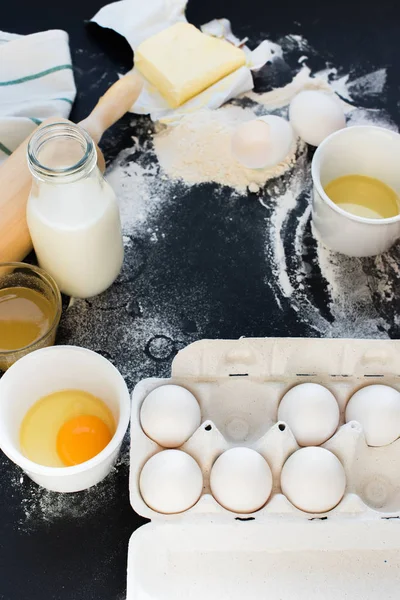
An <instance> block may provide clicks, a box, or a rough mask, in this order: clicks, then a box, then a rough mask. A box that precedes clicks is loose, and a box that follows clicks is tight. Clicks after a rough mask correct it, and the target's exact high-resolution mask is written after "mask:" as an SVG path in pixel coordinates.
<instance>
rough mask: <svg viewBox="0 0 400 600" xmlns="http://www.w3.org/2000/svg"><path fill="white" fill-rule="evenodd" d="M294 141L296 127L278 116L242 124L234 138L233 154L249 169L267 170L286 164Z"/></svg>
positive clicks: (269, 116)
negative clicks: (293, 127) (285, 161)
mask: <svg viewBox="0 0 400 600" xmlns="http://www.w3.org/2000/svg"><path fill="white" fill-rule="evenodd" d="M293 142H294V134H293V130H292V127H291V125H290V123H289V122H288V121H286V119H283V118H282V117H277V116H275V115H268V116H266V117H260V118H258V119H254V120H252V121H247V122H245V123H242V124H241V125H239V126H238V127H237V129H236V130H235V132H234V133H233V136H232V146H231V147H232V154H233V156H234V157H235V159H236V160H237V161H238V162H239V163H240V164H242V165H243V166H244V167H246V168H248V169H266V168H269V167H274V166H275V165H278V164H279V163H280V162H282V161H283V160H284V159H285V158H286V157H287V155H288V154H289V152H290V149H291V146H292V144H293Z"/></svg>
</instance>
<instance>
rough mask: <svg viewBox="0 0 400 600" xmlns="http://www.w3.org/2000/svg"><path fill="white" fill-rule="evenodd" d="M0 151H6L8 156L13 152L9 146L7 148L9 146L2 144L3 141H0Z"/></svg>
mask: <svg viewBox="0 0 400 600" xmlns="http://www.w3.org/2000/svg"><path fill="white" fill-rule="evenodd" d="M0 152H4V154H7V156H10V155H11V154H12V152H11V150H10V149H9V148H7V146H5V145H4V144H2V143H1V142H0Z"/></svg>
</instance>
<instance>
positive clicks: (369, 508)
mask: <svg viewBox="0 0 400 600" xmlns="http://www.w3.org/2000/svg"><path fill="white" fill-rule="evenodd" d="M399 374H400V342H397V341H389V340H388V341H386V340H339V339H293V338H290V339H284V338H277V339H273V338H269V339H247V338H244V339H240V340H236V341H223V340H216V341H208V340H205V341H201V342H196V343H194V344H192V345H191V346H189V347H187V348H186V349H184V350H183V351H181V352H180V353H179V354H178V355H177V356H176V358H175V360H174V362H173V365H172V376H171V378H170V379H166V380H160V379H148V380H144V381H142V382H141V383H139V384H138V385H137V387H136V388H135V390H134V392H133V401H132V419H131V439H132V442H131V459H130V469H131V470H130V499H131V504H132V506H133V508H134V510H135V511H136V512H138V513H139V514H141V515H142V516H145V517H147V518H150V519H152V520H157V519H158V520H160V519H162V520H163V521H170V522H171V521H172V522H174V521H177V520H178V521H179V520H182V519H187V518H191V519H194V518H196V519H197V518H199V519H200V518H208V519H210V518H217V517H218V520H220V521H221V522H224V520H232V518H237V519H243V520H245V519H250V518H252V517H255V518H256V519H257V520H258V521H260V520H268V521H270V520H271V519H276V518H277V517H278V518H281V517H284V518H286V519H313V518H314V519H315V518H317V519H324V518H326V517H329V519H348V518H349V517H353V518H363V519H365V518H367V519H374V518H375V519H381V518H383V519H391V518H399V517H400V439H399V440H397V441H396V442H394V443H392V444H390V445H388V446H384V447H380V448H372V447H368V446H367V444H366V442H365V437H364V433H363V430H362V427H361V426H360V424H359V423H357V422H355V421H352V422H350V423H347V424H346V423H345V422H344V411H345V406H346V404H347V402H348V400H349V398H350V397H351V396H352V395H353V394H354V392H355V391H356V390H358V389H360V388H361V387H363V386H366V385H371V384H376V383H378V384H385V385H389V386H392V387H394V388H396V389H397V390H399V391H400V375H399ZM304 382H313V383H320V384H322V385H324V386H325V387H326V388H328V389H329V390H330V391H331V392H332V393H333V395H334V396H335V397H336V400H337V402H338V404H339V407H340V414H341V417H340V425H339V428H338V430H337V431H336V433H335V434H334V435H333V437H332V438H330V439H329V440H328V441H327V442H325V443H324V444H323V445H322V447H324V448H326V449H328V450H330V451H331V452H333V453H334V454H335V455H336V456H337V457H338V458H339V460H340V461H341V463H342V464H343V467H344V469H345V472H346V479H347V487H346V492H345V495H344V497H343V499H342V501H341V502H340V503H339V505H338V506H337V507H336V508H334V509H333V510H331V511H329V513H326V514H320V513H318V514H315V515H313V514H310V513H305V512H302V511H300V510H298V509H297V508H295V507H294V506H293V505H292V504H291V503H290V502H289V500H288V499H287V498H286V497H285V496H284V495H283V494H282V492H281V488H280V474H281V470H282V467H283V464H284V463H285V461H286V459H287V458H288V457H289V456H290V455H291V454H292V453H293V452H295V451H296V450H297V449H298V448H299V446H298V444H297V442H296V439H295V437H294V435H293V434H292V432H291V430H290V428H289V426H288V425H287V424H286V423H284V422H279V421H277V412H278V405H279V402H280V401H281V399H282V397H283V396H284V394H285V393H286V392H287V391H288V390H289V389H290V388H291V387H293V386H294V385H297V384H299V383H304ZM169 383H171V384H172V383H173V384H177V385H181V386H183V387H185V388H187V389H188V390H190V391H191V392H192V393H193V394H194V395H195V397H196V398H197V400H198V402H199V404H200V408H201V414H202V423H201V425H200V427H199V428H198V429H197V430H196V431H195V432H194V434H193V435H192V436H191V437H190V438H189V440H188V441H187V442H186V443H185V444H183V445H182V446H181V447H180V450H183V451H185V452H187V453H188V454H190V455H191V456H192V457H193V458H194V459H195V460H196V461H197V462H198V464H199V465H200V467H201V469H202V472H203V478H204V489H203V495H202V496H201V498H200V499H199V501H198V502H197V503H196V504H195V506H193V507H192V508H191V509H189V510H188V511H186V512H184V513H180V514H174V515H164V514H162V515H161V514H159V513H156V512H155V511H153V510H152V509H150V508H149V507H148V506H147V505H146V504H145V502H144V501H143V499H142V497H141V494H140V490H139V475H140V472H141V469H142V467H143V466H144V464H145V463H146V462H147V460H148V459H149V458H150V457H151V456H152V455H154V454H155V453H157V452H160V451H162V450H163V448H161V447H160V446H159V445H158V444H156V443H155V442H154V441H152V440H150V439H149V438H148V437H147V436H146V434H145V433H144V432H143V430H142V428H141V426H140V407H141V405H142V402H143V400H144V399H145V398H146V396H147V395H148V394H149V393H150V392H151V391H152V390H153V389H154V388H156V387H158V386H160V385H165V384H169ZM399 434H400V432H399ZM234 446H246V447H249V448H252V449H254V450H256V451H258V452H259V453H260V454H261V455H262V456H263V457H264V458H265V459H266V460H267V462H268V464H269V466H270V467H271V471H272V474H273V490H272V494H271V497H270V499H269V501H268V502H267V504H266V505H265V506H264V507H263V508H262V509H260V510H258V511H257V512H256V513H254V514H239V513H238V514H235V513H232V512H230V511H228V510H226V509H225V508H223V507H222V506H221V505H220V504H218V502H217V501H216V500H215V499H214V498H213V496H212V495H211V493H210V486H209V478H210V471H211V467H212V465H213V464H214V462H215V460H216V459H217V457H218V456H219V455H220V454H221V453H223V452H224V451H225V450H228V449H229V448H232V447H234Z"/></svg>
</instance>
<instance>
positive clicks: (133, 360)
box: [0, 0, 400, 600]
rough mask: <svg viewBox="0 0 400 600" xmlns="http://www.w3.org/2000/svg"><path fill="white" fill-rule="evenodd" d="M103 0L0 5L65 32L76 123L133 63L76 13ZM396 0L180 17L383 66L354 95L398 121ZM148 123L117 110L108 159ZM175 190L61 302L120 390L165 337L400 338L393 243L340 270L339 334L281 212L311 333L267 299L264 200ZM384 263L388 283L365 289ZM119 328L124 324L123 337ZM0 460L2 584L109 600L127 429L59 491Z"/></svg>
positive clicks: (14, 597)
mask: <svg viewBox="0 0 400 600" xmlns="http://www.w3.org/2000/svg"><path fill="white" fill-rule="evenodd" d="M102 4H103V2H102V1H100V0H69V2H68V3H67V4H66V3H59V2H50V1H49V0H37V1H36V2H34V3H33V2H27V1H26V0H14V2H8V3H7V10H6V11H2V12H3V14H2V19H1V28H2V29H3V30H5V31H13V32H17V33H24V34H26V33H31V32H35V31H40V30H44V29H48V28H60V29H65V30H67V31H68V32H69V34H70V43H71V50H72V55H73V62H74V67H75V77H76V84H77V88H78V96H77V100H76V103H75V106H74V109H73V113H72V115H71V118H72V119H73V120H75V121H79V120H80V119H82V118H83V117H84V116H86V115H87V113H88V112H90V110H91V108H92V107H93V106H94V104H95V103H96V101H97V99H98V96H99V95H100V94H101V93H103V92H104V91H105V90H106V89H107V87H108V86H109V85H110V84H111V83H112V82H113V81H115V80H116V78H117V73H118V72H119V73H121V72H124V71H126V70H127V69H128V68H129V67H130V66H131V62H132V53H131V51H130V49H129V47H128V46H127V44H126V42H125V41H124V40H122V39H121V38H119V36H117V35H115V34H112V33H110V32H106V31H101V30H99V29H98V28H97V27H95V26H92V27H90V28H87V27H85V24H84V21H85V19H89V18H90V17H91V16H93V15H94V13H95V12H96V11H97V10H98V9H99V8H100V7H101V6H102ZM395 4H396V3H394V2H393V1H392V0H382V1H381V2H380V3H375V4H373V5H371V6H368V5H367V4H365V5H360V3H359V2H355V1H353V0H348V1H346V2H344V1H343V0H342V1H340V2H329V3H328V2H313V1H311V0H303V1H302V2H292V1H290V2H285V3H282V2H276V3H275V4H271V3H268V2H265V0H263V1H261V0H249V1H247V2H243V3H241V4H240V3H235V4H233V3H228V4H227V3H226V2H223V1H222V0H213V1H212V2H211V1H209V0H203V1H200V0H190V2H189V7H188V11H187V16H188V19H189V20H190V21H191V22H193V23H195V24H197V25H199V24H201V23H204V22H206V21H208V20H211V19H213V18H216V17H222V16H224V17H228V18H230V19H231V21H232V25H233V30H234V32H235V33H236V34H237V35H239V36H245V35H248V36H249V37H250V38H252V37H253V38H254V39H260V38H262V36H265V37H268V38H269V39H272V40H274V41H276V40H279V39H280V38H281V37H282V36H285V35H287V34H289V33H291V34H300V35H302V36H304V38H305V39H307V40H308V42H309V44H310V45H311V47H312V48H314V49H316V52H314V53H310V61H311V62H313V63H314V64H315V67H316V68H317V69H318V68H323V67H324V66H325V65H326V62H327V61H328V62H329V61H330V62H331V63H332V64H334V65H336V66H339V67H340V68H341V69H342V70H343V72H344V73H347V72H351V71H352V70H353V71H354V69H355V67H354V65H356V68H357V72H358V73H359V74H363V73H367V72H370V71H373V70H375V69H379V68H381V67H385V68H387V83H386V86H385V93H384V94H375V95H372V97H371V98H369V99H368V98H366V99H365V98H364V106H367V107H369V108H380V109H381V108H383V109H385V110H386V113H387V114H388V115H389V116H390V117H391V118H392V119H393V120H394V121H395V122H399V117H398V106H399V105H398V92H399V85H400V75H399V59H398V39H399V26H398V23H399V19H398V17H399V15H398V12H399V11H398V9H396V8H395ZM299 56H300V53H297V54H296V53H294V54H293V55H292V59H293V62H290V60H289V62H288V64H287V66H286V71H285V69H283V70H282V69H281V70H280V71H279V73H275V74H271V77H270V78H269V79H268V78H266V79H265V80H263V78H262V77H261V78H260V80H259V82H258V89H259V90H262V91H263V90H264V89H268V88H270V87H271V85H274V84H275V85H276V84H277V85H281V84H283V83H285V82H286V81H289V80H290V78H291V73H292V72H293V70H294V69H298V63H297V60H298V58H299ZM321 57H323V58H321ZM274 78H275V79H274ZM132 123H133V125H132ZM146 123H147V120H146V118H135V119H134V120H132V117H131V116H126V117H124V118H123V119H122V120H121V122H120V123H118V124H117V125H116V126H114V127H113V128H112V130H111V131H110V132H108V133H107V134H106V135H105V137H104V140H103V142H102V146H103V149H104V152H105V155H106V158H107V160H108V162H109V163H110V162H112V161H113V160H114V159H116V157H117V155H118V154H119V153H120V152H121V150H123V149H124V148H129V147H131V146H132V139H131V135H132V134H134V133H135V127H136V128H137V129H138V130H139V129H140V130H141V131H142V130H143V125H144V124H146ZM399 124H400V123H399ZM136 158H137V157H136ZM136 158H135V159H136ZM177 189H178V191H179V187H178V188H177ZM181 192H182V195H181V196H180V197H179V198H178V201H179V205H178V204H177V203H175V204H174V203H169V204H168V205H167V206H164V205H163V207H162V208H160V211H159V212H158V213H157V215H155V216H153V217H152V222H151V226H152V227H153V229H154V228H155V227H156V226H157V225H161V224H162V226H163V231H164V232H165V239H164V238H163V241H162V242H161V243H159V244H157V245H156V246H155V245H154V244H153V245H152V244H151V242H150V240H149V239H148V236H147V238H146V236H140V235H137V236H135V235H133V236H132V239H131V246H130V249H129V251H127V256H126V261H125V266H124V270H123V273H122V275H121V277H120V278H119V280H118V281H117V283H116V284H115V285H114V286H113V287H112V288H111V290H109V291H108V292H106V293H105V294H103V295H102V296H101V297H100V298H97V299H94V300H93V301H90V302H85V303H82V302H81V303H80V304H79V303H78V305H77V306H76V307H72V309H71V310H70V311H68V312H65V313H64V316H63V320H62V324H61V328H60V333H59V336H58V343H72V344H73V343H76V344H81V345H86V346H88V347H90V348H92V349H94V350H97V351H100V352H102V353H103V354H104V355H105V356H107V357H108V358H110V359H111V360H112V361H113V362H114V364H115V365H116V366H117V367H118V368H119V369H120V370H121V371H122V373H123V375H124V376H125V378H126V380H127V383H128V386H129V387H130V389H132V388H133V386H134V384H135V383H136V382H137V381H138V380H139V379H141V378H142V377H144V376H168V373H169V369H170V363H171V360H172V358H173V356H174V354H175V353H176V351H177V350H179V348H181V347H183V346H185V345H186V344H188V343H190V342H192V341H194V340H196V339H200V338H205V337H211V338H216V337H228V338H235V337H239V336H241V335H246V336H312V335H321V332H322V333H324V335H332V336H334V335H342V334H343V333H347V334H348V335H349V336H357V335H362V333H363V332H364V331H365V329H364V328H363V327H362V325H363V324H362V323H361V320H363V315H364V316H365V318H370V319H371V323H372V326H371V331H372V332H374V331H376V335H382V336H384V337H396V338H397V337H398V327H399V326H398V323H397V319H396V316H397V315H396V304H397V302H396V298H397V297H398V293H397V292H398V290H397V287H398V275H397V271H396V268H395V265H396V264H398V263H399V256H398V254H399V252H398V250H397V249H394V250H392V252H391V255H390V260H389V259H386V258H384V259H382V261H383V262H382V261H381V262H380V263H379V265H378V263H377V262H376V261H375V259H367V260H365V261H357V263H349V262H347V263H346V264H345V266H344V267H343V268H346V269H347V271H346V273H348V274H349V277H351V276H352V275H351V273H352V272H353V270H354V264H356V265H357V268H358V270H359V271H360V272H362V273H363V274H364V276H365V281H364V280H363V284H362V285H364V286H367V287H368V290H369V291H368V295H367V296H368V297H367V301H366V300H365V298H364V297H363V299H362V302H364V304H365V303H366V305H367V306H362V307H361V308H360V311H359V313H357V314H358V315H359V318H360V319H361V320H360V323H359V325H360V326H359V327H358V322H357V319H354V320H353V321H354V322H353V324H352V327H351V328H349V330H348V331H347V332H346V319H344V320H342V322H341V323H340V319H341V317H340V314H341V313H340V311H338V310H336V309H337V307H335V306H334V305H333V304H332V301H331V299H330V297H329V294H330V292H329V290H328V285H327V282H326V281H325V280H324V278H323V276H322V274H321V269H320V268H319V264H318V257H317V253H316V249H315V242H314V241H313V238H312V236H311V232H310V229H309V227H308V228H306V230H305V234H304V239H303V249H302V252H301V256H296V252H295V248H294V246H293V239H292V237H291V235H290V227H291V225H290V223H289V224H288V225H287V228H286V229H287V232H288V233H287V236H288V237H287V238H285V239H284V240H283V241H284V248H285V251H286V252H287V255H288V256H289V257H292V269H293V270H294V272H296V269H298V268H299V261H300V262H301V264H302V265H303V266H304V265H305V264H306V265H308V274H307V277H306V279H305V281H306V284H307V286H308V289H307V294H308V295H307V298H308V301H309V302H310V303H311V304H312V305H313V306H314V307H316V310H318V311H319V315H320V316H321V318H322V319H323V320H324V323H326V327H325V329H323V328H322V329H321V328H320V329H319V330H318V331H316V329H315V326H314V325H315V324H314V325H313V323H310V320H309V319H305V318H302V313H301V311H300V312H299V311H298V310H294V309H293V306H292V301H291V299H288V298H282V299H281V306H278V304H277V302H276V298H275V296H274V292H273V286H274V281H273V278H274V276H275V275H276V274H275V275H274V273H273V272H272V271H271V270H270V269H269V266H268V264H267V263H266V258H265V248H264V243H265V236H264V230H265V222H266V220H268V218H269V213H268V210H267V211H265V209H264V207H263V206H262V205H261V203H260V202H257V201H254V200H257V199H254V198H246V197H243V196H232V197H231V194H230V192H229V190H228V189H224V190H222V193H219V192H220V190H218V189H217V186H216V185H213V184H209V185H204V186H194V187H193V188H192V189H191V190H190V191H189V192H188V191H187V190H182V191H181ZM227 203H229V214H230V218H229V219H228V218H226V210H227V209H226V206H227ZM304 203H308V198H307V197H304V198H301V199H300V201H299V206H301V205H304ZM293 218H296V213H294V215H293ZM393 265H394V266H393ZM378 266H379V268H380V271H379V273H378ZM382 270H383V271H382ZM382 272H384V274H385V276H386V279H387V281H389V288H390V291H391V292H393V294H392V295H391V294H389V293H388V294H387V295H386V296H385V294H382V293H380V291H379V290H380V287H379V284H380V282H381V281H382V280H383V276H382ZM354 285H355V286H357V281H356V280H355V284H354ZM362 302H361V304H362ZM356 304H357V303H356ZM357 306H358V305H357ZM74 311H75V312H74ZM146 311H147V312H146ZM363 311H364V312H363ZM146 319H147V320H146ZM78 322H79V323H80V324H81V325H82V324H83V325H84V327H81V329H80V330H79V331H78V330H77V329H76V327H75V326H76V323H78ZM143 323H147V325H146V326H144V325H143ZM127 330H129V331H130V332H131V335H130V336H125V335H124V334H125V333H126V331H127ZM135 332H138V333H137V334H136V333H135ZM338 332H339V333H338ZM373 335H374V333H373ZM0 466H1V471H0V515H1V524H0V598H1V599H4V600H25V599H28V598H29V599H30V600H39V599H40V600H53V599H54V600H56V599H57V600H64V599H65V600H67V599H68V600H92V599H93V600H95V599H96V600H123V598H125V574H126V573H125V571H126V555H127V546H128V540H129V537H130V535H131V534H132V532H133V531H134V530H135V529H136V528H137V527H138V526H140V525H141V524H142V523H143V522H144V520H143V519H141V518H140V517H139V516H137V515H136V514H135V513H134V512H133V510H132V508H131V507H130V504H129V499H128V460H127V442H126V443H125V445H124V451H123V454H122V458H121V461H120V462H119V464H118V465H117V467H116V469H115V472H114V473H113V474H112V475H110V476H109V477H108V478H107V479H106V480H105V481H104V482H103V483H101V484H99V485H98V486H97V487H96V488H95V489H93V490H89V491H88V492H83V493H80V494H74V495H71V496H58V495H56V494H51V493H47V492H45V491H42V490H40V489H38V488H37V486H36V485H35V484H33V483H31V482H30V481H29V480H28V479H27V478H26V477H22V476H21V472H20V471H19V470H18V469H17V468H16V467H14V466H13V465H12V464H10V462H9V461H8V460H7V459H6V458H5V457H4V456H0Z"/></svg>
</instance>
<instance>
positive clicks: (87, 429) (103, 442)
mask: <svg viewBox="0 0 400 600" xmlns="http://www.w3.org/2000/svg"><path fill="white" fill-rule="evenodd" d="M110 440H111V431H110V429H109V428H108V427H107V425H106V424H105V423H104V421H102V420H101V419H99V417H94V416H93V415H82V416H80V417H74V418H73V419H70V420H69V421H67V422H66V423H64V425H63V426H62V427H61V429H60V430H59V432H58V436H57V453H58V456H59V457H60V458H61V460H62V461H63V463H64V465H65V466H67V467H71V466H72V465H79V464H80V463H83V462H85V461H86V460H89V459H91V458H93V456H96V454H99V452H101V451H102V450H104V448H105V447H106V446H107V444H108V443H109V442H110Z"/></svg>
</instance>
